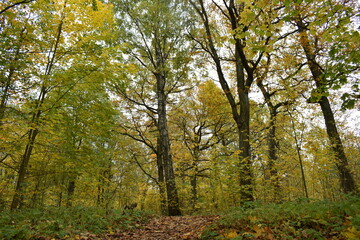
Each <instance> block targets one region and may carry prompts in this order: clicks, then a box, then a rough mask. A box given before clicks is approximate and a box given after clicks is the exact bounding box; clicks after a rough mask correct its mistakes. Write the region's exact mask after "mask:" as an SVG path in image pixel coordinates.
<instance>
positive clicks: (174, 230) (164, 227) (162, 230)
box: [106, 216, 219, 240]
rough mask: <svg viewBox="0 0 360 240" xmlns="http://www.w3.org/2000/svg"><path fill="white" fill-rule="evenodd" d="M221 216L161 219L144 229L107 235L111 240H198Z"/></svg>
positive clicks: (151, 222) (154, 220) (156, 219)
mask: <svg viewBox="0 0 360 240" xmlns="http://www.w3.org/2000/svg"><path fill="white" fill-rule="evenodd" d="M218 218H219V216H180V217H160V218H155V219H153V220H152V221H150V222H149V223H148V224H147V225H146V226H144V227H143V228H142V229H137V230H133V231H128V232H122V233H117V234H112V235H110V234H109V235H107V236H106V239H109V240H122V239H124V240H178V239H188V240H189V239H198V238H199V237H200V235H201V233H202V231H203V230H204V229H205V228H206V227H207V226H209V225H210V224H211V223H213V222H214V221H215V220H217V219H218Z"/></svg>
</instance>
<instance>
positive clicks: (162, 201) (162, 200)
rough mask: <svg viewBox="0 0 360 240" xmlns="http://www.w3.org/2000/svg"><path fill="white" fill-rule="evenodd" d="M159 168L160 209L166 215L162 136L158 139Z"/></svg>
mask: <svg viewBox="0 0 360 240" xmlns="http://www.w3.org/2000/svg"><path fill="white" fill-rule="evenodd" d="M156 161H157V170H158V182H159V191H160V210H161V214H162V215H164V216H166V215H168V214H169V213H168V209H167V204H166V202H167V200H166V199H167V198H166V188H165V176H164V161H163V158H162V156H161V155H160V138H158V139H157V154H156Z"/></svg>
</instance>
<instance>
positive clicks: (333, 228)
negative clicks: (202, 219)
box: [202, 197, 360, 240]
mask: <svg viewBox="0 0 360 240" xmlns="http://www.w3.org/2000/svg"><path fill="white" fill-rule="evenodd" d="M202 239H237V240H240V239H244V240H245V239H314V240H315V239H316V240H321V239H338V240H343V239H344V240H345V239H349V240H350V239H351V240H355V239H357V240H358V239H360V198H359V197H347V198H346V199H345V200H342V201H338V202H331V201H315V200H305V199H302V200H298V201H294V202H285V203H281V204H263V203H259V202H255V203H252V204H251V205H249V206H246V207H243V208H237V209H232V210H231V211H229V212H228V213H227V214H225V216H224V217H223V218H222V219H221V220H220V221H219V222H218V223H217V224H216V225H213V226H212V227H210V228H209V229H207V231H205V232H204V234H203V235H202Z"/></svg>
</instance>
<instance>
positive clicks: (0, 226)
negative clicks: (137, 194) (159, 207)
mask: <svg viewBox="0 0 360 240" xmlns="http://www.w3.org/2000/svg"><path fill="white" fill-rule="evenodd" d="M149 218H150V214H149V213H146V212H140V211H136V210H134V211H123V210H111V211H106V210H105V209H101V208H95V207H71V208H58V207H47V208H44V209H23V210H18V211H14V212H10V211H4V212H0V239H4V240H8V239H9V240H10V239H11V240H13V239H14V240H16V239H18V240H20V239H21V240H23V239H29V240H32V239H78V238H79V236H80V235H84V234H105V233H115V232H117V231H121V230H126V229H130V228H136V227H139V226H140V225H141V224H142V223H144V222H146V221H147V220H148V219H149Z"/></svg>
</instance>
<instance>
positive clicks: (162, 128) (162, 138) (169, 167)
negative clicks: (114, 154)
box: [157, 75, 181, 216]
mask: <svg viewBox="0 0 360 240" xmlns="http://www.w3.org/2000/svg"><path fill="white" fill-rule="evenodd" d="M157 80H158V84H157V85H158V117H159V119H158V129H159V148H160V149H159V155H160V159H161V160H162V162H163V167H164V177H165V187H166V195H167V204H168V214H169V215H170V216H178V215H181V212H180V207H179V199H178V193H177V188H176V183H175V174H174V168H173V162H172V157H171V154H170V140H169V133H168V127H167V116H166V96H165V93H164V86H165V79H163V77H162V76H160V75H159V77H158V79H157Z"/></svg>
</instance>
